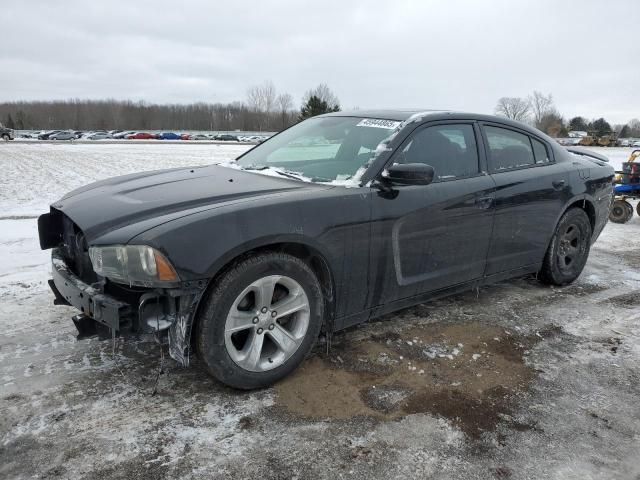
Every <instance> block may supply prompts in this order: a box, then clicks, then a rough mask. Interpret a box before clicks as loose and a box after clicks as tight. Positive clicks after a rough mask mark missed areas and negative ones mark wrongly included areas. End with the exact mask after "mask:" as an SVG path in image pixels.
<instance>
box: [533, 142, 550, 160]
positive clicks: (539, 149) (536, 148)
mask: <svg viewBox="0 0 640 480" xmlns="http://www.w3.org/2000/svg"><path fill="white" fill-rule="evenodd" d="M531 144H532V145H533V155H534V156H535V159H536V163H549V162H550V161H551V160H550V159H549V152H548V151H547V147H546V146H545V144H544V143H542V142H541V141H540V140H536V139H535V138H532V139H531Z"/></svg>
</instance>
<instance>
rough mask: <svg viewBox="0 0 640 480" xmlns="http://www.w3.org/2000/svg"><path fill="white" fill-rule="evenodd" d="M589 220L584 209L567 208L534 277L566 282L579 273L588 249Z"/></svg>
mask: <svg viewBox="0 0 640 480" xmlns="http://www.w3.org/2000/svg"><path fill="white" fill-rule="evenodd" d="M591 233H592V230H591V222H590V221H589V217H588V216H587V214H586V213H585V211H584V210H582V209H580V208H571V209H569V210H568V211H566V212H565V213H564V215H562V217H561V218H560V221H559V222H558V225H557V226H556V230H555V232H554V233H553V237H552V238H551V242H550V243H549V247H548V248H547V253H546V255H545V257H544V260H543V263H542V269H541V270H540V272H539V274H538V278H539V279H540V281H541V282H542V283H546V284H549V285H558V286H562V285H567V284H569V283H571V282H573V281H574V280H575V279H576V278H578V277H579V276H580V274H581V273H582V269H583V268H584V266H585V264H586V263H587V258H588V257H589V250H590V248H591Z"/></svg>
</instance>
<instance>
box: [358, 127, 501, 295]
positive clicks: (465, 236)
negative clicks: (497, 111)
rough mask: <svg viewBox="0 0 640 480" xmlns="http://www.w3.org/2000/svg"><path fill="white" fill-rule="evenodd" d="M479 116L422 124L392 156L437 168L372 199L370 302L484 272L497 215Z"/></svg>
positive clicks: (398, 160) (428, 289)
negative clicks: (425, 180)
mask: <svg viewBox="0 0 640 480" xmlns="http://www.w3.org/2000/svg"><path fill="white" fill-rule="evenodd" d="M479 135H480V132H479V130H478V127H477V126H476V125H475V124H474V122H462V121H460V122H442V123H437V124H429V125H427V126H424V127H418V129H416V130H415V131H414V132H413V133H412V134H411V135H410V136H409V137H408V138H407V140H406V141H405V142H404V143H403V145H402V146H401V147H399V149H398V151H397V152H396V153H395V154H394V156H393V157H392V159H391V163H425V164H428V165H431V166H432V167H434V170H435V178H434V181H433V183H431V184H429V185H413V186H394V187H393V190H392V191H391V192H377V193H375V194H374V195H373V198H372V219H373V223H372V258H371V268H370V271H371V278H370V279H369V285H370V289H371V292H370V293H371V295H372V299H371V306H377V305H382V304H386V303H390V302H393V301H395V300H400V299H403V298H408V297H412V296H414V295H418V294H421V293H425V292H431V291H435V290H439V289H442V288H445V287H449V286H453V285H456V284H460V283H464V282H468V281H470V280H473V279H476V278H480V277H481V276H482V274H483V272H484V269H485V260H486V255H487V251H488V248H489V242H490V237H491V228H492V216H493V207H492V201H493V192H494V183H493V180H492V179H491V177H490V176H489V175H488V174H486V171H485V170H486V169H485V167H484V165H485V163H484V155H483V154H482V153H480V154H479V151H478V148H477V145H478V144H479V143H480V142H479Z"/></svg>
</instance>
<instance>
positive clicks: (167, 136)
mask: <svg viewBox="0 0 640 480" xmlns="http://www.w3.org/2000/svg"><path fill="white" fill-rule="evenodd" d="M157 138H158V140H182V137H181V136H180V135H178V134H177V133H173V132H162V133H161V134H160V135H158V137H157Z"/></svg>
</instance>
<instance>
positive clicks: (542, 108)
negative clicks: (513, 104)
mask: <svg viewBox="0 0 640 480" xmlns="http://www.w3.org/2000/svg"><path fill="white" fill-rule="evenodd" d="M529 104H530V105H531V112H532V113H533V122H534V124H535V126H536V128H540V127H541V126H542V120H543V119H544V118H545V117H546V116H548V115H549V114H551V113H557V112H556V109H555V107H554V106H553V97H552V96H551V94H548V95H544V94H543V93H540V92H538V91H536V90H534V91H533V95H529Z"/></svg>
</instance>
